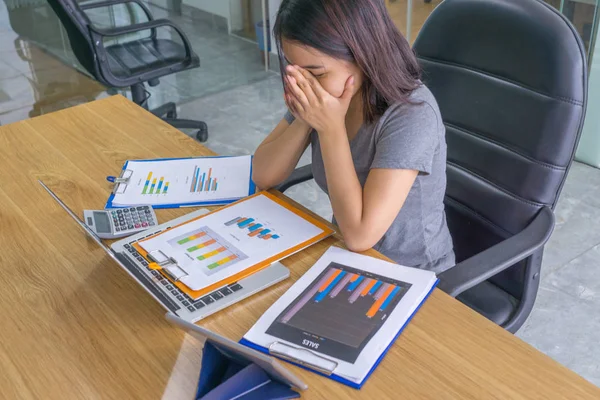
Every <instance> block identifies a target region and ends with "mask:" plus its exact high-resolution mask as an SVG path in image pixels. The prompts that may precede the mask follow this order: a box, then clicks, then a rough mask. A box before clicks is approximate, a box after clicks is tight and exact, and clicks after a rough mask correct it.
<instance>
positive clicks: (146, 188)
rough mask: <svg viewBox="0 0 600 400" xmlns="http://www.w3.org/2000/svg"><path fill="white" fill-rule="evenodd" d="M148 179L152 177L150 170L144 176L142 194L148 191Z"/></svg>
mask: <svg viewBox="0 0 600 400" xmlns="http://www.w3.org/2000/svg"><path fill="white" fill-rule="evenodd" d="M150 179H152V172H148V177H147V178H146V183H145V184H144V190H142V194H146V192H147V191H148V186H149V185H150Z"/></svg>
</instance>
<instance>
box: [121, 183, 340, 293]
mask: <svg viewBox="0 0 600 400" xmlns="http://www.w3.org/2000/svg"><path fill="white" fill-rule="evenodd" d="M258 196H265V197H266V198H268V199H269V200H272V201H273V202H275V203H276V204H278V205H279V206H282V207H283V208H285V209H287V210H288V211H290V212H292V213H293V214H296V215H297V216H299V217H301V218H302V219H304V220H306V221H307V222H309V223H310V224H312V225H314V226H315V227H317V228H319V229H320V230H321V231H322V232H321V233H320V234H318V235H316V236H315V237H312V238H311V239H308V240H306V241H304V242H302V243H299V244H297V245H295V246H293V247H290V248H288V249H287V250H284V251H282V252H280V253H278V254H276V255H273V256H271V257H268V258H266V259H263V260H261V261H259V262H258V263H256V264H254V265H252V266H250V267H248V268H246V269H244V270H242V271H240V272H238V273H235V274H233V275H231V276H229V277H228V278H225V279H223V280H221V281H218V282H216V283H214V284H211V285H209V286H206V287H204V288H202V289H200V290H193V289H191V288H190V287H188V286H187V285H185V284H184V283H183V282H181V281H180V279H181V278H182V277H184V276H186V273H185V271H181V268H180V267H179V265H178V263H177V261H176V260H174V259H173V258H170V257H168V256H167V255H165V254H162V255H161V254H160V253H153V254H150V253H149V252H147V251H146V250H145V249H144V248H143V247H142V246H141V245H140V243H142V242H144V241H146V240H150V239H152V238H155V237H157V236H160V235H164V234H166V233H167V232H170V231H172V230H173V229H176V228H178V227H181V226H183V225H187V224H189V223H191V222H194V221H197V220H200V219H203V218H207V217H209V216H211V215H213V214H215V213H219V212H222V211H223V210H226V209H227V208H229V207H233V206H234V205H236V204H239V203H242V202H244V201H248V200H250V199H252V198H255V197H258ZM334 232H335V231H334V230H333V229H332V228H331V227H329V226H328V225H327V224H326V223H324V222H321V221H319V220H318V219H316V218H314V217H312V216H311V215H309V214H307V213H305V212H303V211H301V210H299V209H297V208H296V207H294V206H292V205H291V204H289V203H287V202H285V201H284V200H282V199H280V198H278V197H277V196H274V195H273V194H271V193H269V192H266V191H263V192H259V193H256V194H254V195H252V196H249V197H247V198H245V199H242V200H239V201H237V202H235V203H233V204H229V205H226V206H224V207H221V208H219V209H217V210H214V211H212V212H209V213H207V214H204V215H201V216H199V217H197V218H194V219H191V220H189V221H187V222H185V223H184V224H180V225H177V226H173V227H171V228H170V229H167V230H165V231H162V232H160V233H158V234H156V235H153V236H151V237H149V238H145V239H143V240H141V241H139V242H136V243H134V244H133V246H134V247H135V249H136V250H137V251H138V253H139V254H140V255H141V256H142V257H144V258H146V259H147V260H148V261H149V263H150V264H149V267H150V268H151V269H154V270H158V271H160V272H161V274H162V275H164V276H165V277H166V278H167V279H168V280H169V281H170V282H171V283H172V284H173V285H175V286H177V287H178V288H179V289H180V290H181V291H183V292H184V293H186V294H187V295H188V296H190V297H191V298H193V299H197V298H199V297H202V296H204V295H206V294H208V293H211V292H212V291H214V290H216V289H218V288H220V287H222V286H225V285H228V284H232V283H235V282H237V281H239V280H241V279H243V278H245V277H248V276H250V275H252V274H253V273H255V272H258V271H260V270H262V269H264V268H266V267H268V266H269V265H271V264H272V263H273V262H276V261H280V260H282V259H283V258H286V257H288V256H290V255H292V254H294V253H296V252H298V251H300V250H302V249H304V248H306V247H308V246H311V245H313V244H315V243H318V242H319V241H321V240H323V239H325V238H327V237H329V236H331V235H332V234H333V233H334Z"/></svg>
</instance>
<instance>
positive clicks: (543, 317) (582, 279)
mask: <svg viewBox="0 0 600 400" xmlns="http://www.w3.org/2000/svg"><path fill="white" fill-rule="evenodd" d="M31 1H32V2H33V0H31ZM215 1H217V0H215ZM219 1H220V0H219ZM401 1H402V0H398V2H401ZM417 1H420V0H417ZM438 2H439V1H438V0H433V3H432V4H425V3H423V4H421V3H419V4H417V3H416V2H415V10H421V11H423V12H422V13H421V11H419V12H420V13H421V14H419V15H426V14H427V13H426V12H425V11H427V12H428V10H429V8H427V7H430V8H432V7H433V6H435V5H436V4H437V3H438ZM40 4H45V2H44V1H41V3H40ZM391 10H392V15H393V16H394V13H395V12H397V13H398V16H394V18H397V19H398V21H402V20H403V19H404V17H405V15H402V14H401V12H400V11H398V10H396V11H394V9H391ZM47 11H48V10H47V9H45V8H44V7H41V6H40V7H39V8H38V7H36V8H35V10H29V11H28V12H17V13H16V14H14V13H13V14H11V13H9V12H8V11H7V8H6V6H5V4H4V2H3V1H0V123H3V124H6V123H10V122H13V121H17V120H21V119H25V118H29V117H32V116H36V115H39V114H41V113H46V112H50V111H53V110H56V109H60V108H64V107H68V106H70V105H74V104H77V103H81V102H85V101H90V100H93V99H95V98H99V97H103V96H107V95H108V94H107V93H106V91H105V88H103V87H101V86H100V85H98V84H97V83H95V82H94V81H92V80H90V79H89V78H87V77H86V76H84V75H82V74H80V73H78V72H77V71H75V69H74V68H72V67H70V66H67V65H65V64H64V63H62V62H60V61H58V60H57V59H56V58H54V57H52V56H50V55H48V53H47V51H48V50H50V51H52V52H53V53H55V54H58V55H59V56H60V57H62V59H63V60H65V61H66V62H67V64H72V63H73V62H74V59H73V58H72V54H69V51H65V50H64V49H65V47H64V46H65V43H66V42H65V40H66V38H64V37H61V36H60V35H59V36H57V37H56V40H55V42H53V43H52V42H48V41H47V43H46V45H44V48H45V49H46V51H43V50H41V49H40V47H38V46H36V45H34V44H32V42H31V41H30V40H28V39H27V37H29V36H33V37H34V39H37V40H38V41H43V40H42V39H45V38H44V37H43V36H44V35H43V32H47V29H50V30H53V29H54V30H56V29H57V28H56V27H55V26H53V25H52V24H56V21H54V22H52V19H51V18H50V19H49V16H48V13H47ZM153 11H154V12H155V16H156V17H163V16H168V17H169V18H172V19H176V18H180V19H177V21H176V22H177V23H178V24H179V25H180V26H182V27H183V28H184V29H185V30H186V32H187V33H188V34H189V35H190V37H191V39H192V43H193V45H194V48H195V50H196V51H197V52H198V53H199V54H200V56H201V57H202V58H203V60H205V62H204V63H203V67H202V68H201V69H199V70H194V71H189V72H184V73H181V74H178V75H176V76H172V77H168V78H165V79H163V80H162V82H161V85H160V86H159V87H158V88H153V89H152V93H153V97H152V99H151V105H157V104H160V103H162V102H165V101H176V102H178V104H180V106H181V110H180V115H181V116H182V117H187V118H197V119H202V120H205V121H206V122H207V123H208V125H209V129H210V138H209V141H208V142H207V146H208V147H210V148H211V149H213V150H215V151H217V152H218V153H221V154H230V155H234V154H249V153H252V152H253V151H254V149H255V148H256V147H257V146H258V144H259V143H260V142H261V140H262V139H263V138H264V137H265V136H266V135H267V134H268V133H269V132H270V130H271V129H272V128H273V127H274V126H275V124H276V123H277V121H278V120H279V119H280V118H281V117H282V115H283V113H284V104H283V100H282V90H281V82H280V78H279V77H278V76H275V75H273V74H271V73H266V72H264V70H263V69H262V64H261V59H260V54H259V53H258V51H257V49H256V45H255V44H252V43H248V42H245V41H242V40H240V39H237V38H232V37H230V36H227V35H224V34H223V33H222V32H218V31H215V30H214V29H211V28H210V27H206V26H204V25H202V24H195V23H194V22H193V21H191V20H189V19H186V18H183V17H177V16H176V15H175V16H174V15H172V14H171V13H167V12H165V11H164V10H161V9H159V8H153ZM99 17H101V16H99ZM418 18H420V17H417V16H415V17H414V20H413V24H414V25H413V26H418ZM423 19H424V18H423ZM16 20H18V21H21V22H23V21H30V22H29V24H30V25H31V26H30V27H29V28H31V29H30V30H29V31H26V32H23V31H21V32H19V33H16V31H15V29H14V27H13V24H14V22H15V21H16ZM48 21H50V22H48ZM398 23H399V24H400V23H401V22H398ZM44 24H46V26H44ZM25 34H27V35H29V36H24V35H25ZM53 46H54V47H53ZM61 49H62V53H61ZM69 57H71V58H69ZM241 63H246V64H245V65H244V66H240V64H241ZM249 83H250V84H249ZM248 84H249V85H248ZM309 161H310V160H309V157H308V155H306V156H305V157H303V158H302V160H301V163H307V162H309ZM599 190H600V171H599V170H596V169H593V168H590V167H587V166H585V165H582V164H575V165H574V167H573V169H572V171H571V173H570V175H569V178H568V180H567V184H566V186H565V188H564V191H563V194H562V196H561V200H560V202H559V205H558V207H557V210H556V215H557V225H556V230H555V232H554V234H553V236H552V238H551V240H550V243H549V244H548V246H547V248H546V251H545V258H544V263H543V269H542V272H543V274H542V284H541V288H540V292H539V295H538V300H537V302H536V306H535V308H534V311H533V313H532V315H531V317H530V318H529V319H528V321H527V322H526V324H525V325H524V327H523V328H522V329H521V330H520V331H519V332H518V336H519V337H521V338H523V339H524V340H526V341H527V342H529V343H531V344H532V345H533V346H535V347H537V348H538V349H540V350H541V351H543V352H545V353H547V354H549V355H550V356H552V357H554V358H555V359H556V360H558V361H559V362H561V363H563V364H565V365H566V366H568V367H569V368H571V369H573V370H575V371H576V372H578V373H580V374H582V375H583V376H584V377H586V378H587V379H589V380H590V381H591V382H593V383H595V384H597V385H600V347H599V346H598V345H597V341H598V338H599V337H600V336H599V334H598V332H599V330H600V322H599V321H600V230H599V229H597V221H598V220H600V197H598V196H597V193H599ZM288 194H290V195H291V196H292V197H293V198H295V199H296V200H298V201H300V202H301V203H303V204H305V205H306V206H308V207H310V208H311V209H313V210H314V211H316V212H317V213H319V214H320V215H322V216H323V217H325V218H330V217H331V214H332V213H331V207H330V205H329V202H328V200H327V197H326V196H325V195H324V194H323V193H322V192H321V191H320V190H318V188H316V186H315V184H314V183H306V184H303V185H300V186H298V187H295V188H293V189H292V190H290V191H289V192H288Z"/></svg>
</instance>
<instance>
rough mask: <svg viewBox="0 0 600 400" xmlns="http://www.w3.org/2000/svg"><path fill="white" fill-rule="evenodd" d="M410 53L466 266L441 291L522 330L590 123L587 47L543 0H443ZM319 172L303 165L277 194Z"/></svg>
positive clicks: (450, 274)
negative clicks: (440, 142)
mask: <svg viewBox="0 0 600 400" xmlns="http://www.w3.org/2000/svg"><path fill="white" fill-rule="evenodd" d="M414 49H415V51H416V53H417V55H418V57H419V60H420V63H421V65H422V67H423V69H424V73H423V79H424V81H425V83H426V84H427V85H428V87H429V88H430V89H431V91H432V92H433V94H434V95H435V97H436V99H437V101H438V103H439V106H440V109H441V112H442V117H443V119H444V123H445V125H446V132H447V134H446V140H447V143H448V163H447V178H448V187H447V191H446V199H445V204H446V213H447V217H448V225H449V228H450V231H451V234H452V239H453V241H454V248H455V252H456V258H457V262H458V264H457V265H456V266H455V267H454V268H451V269H450V270H448V271H446V272H444V273H442V274H440V276H439V278H440V280H441V282H440V285H439V287H440V288H441V289H442V290H444V291H446V292H447V293H449V294H450V295H452V296H455V297H457V298H458V299H459V300H460V301H461V302H463V303H465V304H467V305H468V306H470V307H471V308H473V309H474V310H476V311H478V312H479V313H481V314H483V315H484V316H486V317H487V318H489V319H490V320H492V321H494V322H496V323H497V324H499V325H501V326H503V327H504V328H506V329H507V330H509V331H511V332H516V331H517V329H519V327H520V326H521V325H522V324H523V323H524V322H525V320H526V319H527V317H528V315H529V313H530V312H531V309H532V307H533V303H534V300H535V297H536V294H537V290H538V286H539V281H540V266H541V261H542V249H543V245H544V244H545V243H546V241H547V240H548V238H549V237H550V234H551V233H552V230H553V227H554V213H553V211H552V210H553V209H554V207H555V205H556V202H557V200H558V196H559V193H560V191H561V189H562V186H563V184H564V182H565V178H566V176H567V171H568V169H569V167H570V165H571V162H572V160H573V154H574V152H575V149H576V147H577V143H578V141H579V136H580V133H581V128H582V125H583V120H584V116H585V107H586V101H587V68H586V60H585V51H584V48H583V45H582V43H581V40H580V38H579V36H578V34H577V32H576V31H575V29H574V28H573V26H572V25H571V24H570V23H569V22H568V21H567V20H566V19H565V18H564V17H563V16H562V15H561V14H560V13H558V12H557V11H556V10H555V9H553V8H552V7H550V6H548V5H546V4H545V3H542V2H540V1H538V0H445V1H444V2H442V3H441V4H440V5H439V6H438V7H437V9H436V10H435V11H434V12H433V13H432V14H431V16H430V17H429V19H428V20H427V22H426V23H425V25H424V26H423V29H422V30H421V33H420V34H419V36H418V38H417V40H416V42H415V45H414ZM311 176H312V175H311V172H310V166H307V167H302V168H299V169H297V170H296V171H294V173H293V174H292V176H291V177H290V178H289V179H288V181H286V182H285V183H284V184H282V185H281V186H280V187H279V188H280V190H286V189H287V188H289V187H290V186H292V185H294V184H296V183H299V182H302V181H305V180H307V179H310V178H311Z"/></svg>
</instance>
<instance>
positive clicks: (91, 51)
mask: <svg viewBox="0 0 600 400" xmlns="http://www.w3.org/2000/svg"><path fill="white" fill-rule="evenodd" d="M48 3H49V4H50V6H51V7H52V9H53V10H54V12H55V13H56V15H57V16H58V18H59V19H60V21H61V23H62V24H63V26H64V28H65V30H66V32H67V35H68V36H69V42H70V43H71V48H72V49H73V53H74V54H75V57H77V60H78V61H79V62H80V63H81V65H82V66H83V67H84V68H85V69H86V70H87V71H88V72H89V73H90V74H91V75H92V76H93V77H94V78H96V79H97V80H98V81H99V82H100V83H102V84H103V85H106V86H108V87H114V88H126V87H131V97H132V100H133V101H134V102H135V103H136V104H138V105H140V106H142V107H144V108H146V109H147V108H148V106H147V100H148V96H147V94H146V93H147V92H146V89H145V83H146V82H147V83H148V84H149V85H150V86H156V85H158V83H159V81H158V78H160V77H162V76H165V75H170V74H174V73H177V72H180V71H184V70H187V69H191V68H197V67H199V66H200V60H199V59H198V56H197V55H196V54H194V52H193V51H192V47H191V45H190V42H189V41H188V39H187V37H186V36H185V34H184V33H183V32H182V31H181V30H180V29H179V28H178V27H177V26H176V25H174V24H173V23H172V22H171V21H169V20H166V19H154V18H153V17H152V14H151V13H150V10H148V8H147V7H146V6H145V5H144V4H143V3H142V2H141V1H140V0H110V1H100V2H95V3H91V4H82V5H79V4H78V3H77V2H76V1H75V0H48ZM116 4H136V5H137V6H139V7H140V8H141V9H142V10H143V12H144V14H145V15H146V17H147V19H148V21H146V22H142V23H138V24H132V25H129V26H123V27H115V28H100V27H97V26H94V25H93V24H92V23H91V22H90V19H89V18H88V16H87V15H86V14H85V10H91V9H97V8H101V7H110V6H113V5H116ZM161 27H163V28H164V27H170V28H171V29H173V30H175V32H177V34H178V35H179V37H180V39H181V41H182V43H183V44H180V43H178V42H176V41H174V40H171V39H163V38H158V36H157V32H156V31H157V28H161ZM137 32H149V35H148V36H146V37H142V38H140V37H134V38H131V40H124V41H122V42H120V43H116V42H114V40H113V41H112V42H111V41H110V39H115V38H118V37H121V38H123V37H126V36H127V35H130V34H132V33H137ZM151 112H152V113H153V114H155V115H157V116H159V117H163V116H166V118H163V119H164V120H165V121H166V122H168V123H169V124H171V125H172V126H174V127H175V128H180V129H197V132H196V138H197V139H198V140H200V141H201V142H204V141H206V139H207V138H208V129H207V126H206V123H204V122H202V121H192V120H186V119H178V118H177V108H176V105H175V103H167V104H164V105H162V106H160V107H158V108H156V109H154V110H151Z"/></svg>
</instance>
